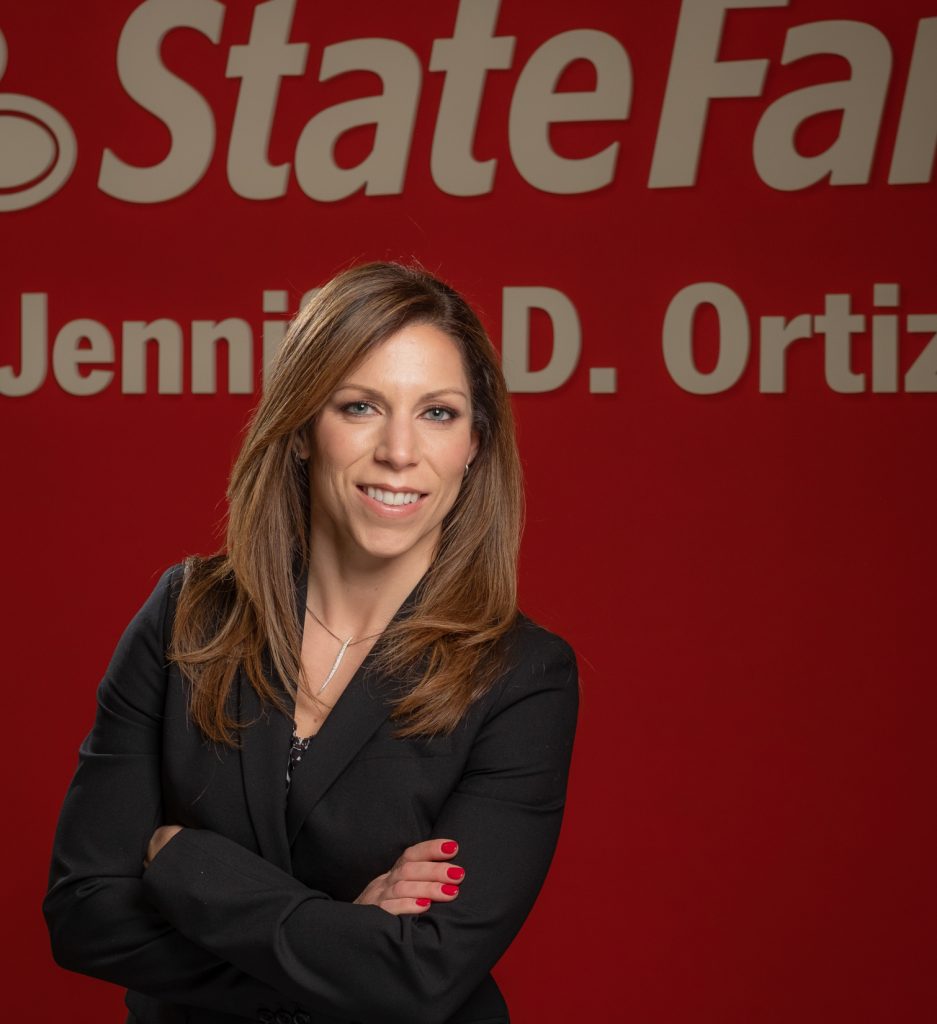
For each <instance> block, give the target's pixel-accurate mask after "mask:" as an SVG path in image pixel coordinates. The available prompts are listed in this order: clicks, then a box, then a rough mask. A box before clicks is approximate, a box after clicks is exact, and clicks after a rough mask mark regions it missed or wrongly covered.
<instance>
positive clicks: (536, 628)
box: [507, 611, 576, 668]
mask: <svg viewBox="0 0 937 1024" xmlns="http://www.w3.org/2000/svg"><path fill="white" fill-rule="evenodd" d="M507 642H508V645H509V647H510V650H511V652H512V654H513V656H514V660H515V661H518V660H519V661H520V662H521V663H523V664H527V665H531V664H538V663H539V664H543V665H551V666H566V667H573V668H575V667H576V652H575V651H574V650H573V647H572V644H570V643H569V641H568V640H566V639H565V638H564V637H562V636H560V634H559V633H554V632H553V631H552V630H549V629H547V628H546V627H545V626H541V625H540V623H538V622H535V621H534V620H533V619H531V618H530V617H529V616H528V615H525V614H524V612H523V611H518V613H517V618H516V619H515V620H514V624H513V626H512V627H511V631H510V633H509V634H508V640H507Z"/></svg>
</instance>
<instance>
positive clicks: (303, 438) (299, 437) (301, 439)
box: [293, 423, 309, 459]
mask: <svg viewBox="0 0 937 1024" xmlns="http://www.w3.org/2000/svg"><path fill="white" fill-rule="evenodd" d="M308 433H309V424H308V423H304V424H303V425H302V426H301V427H300V428H299V429H298V430H296V431H295V432H294V434H293V451H295V452H296V454H297V455H298V456H299V457H300V458H301V459H308V458H309V442H308V440H307V436H308Z"/></svg>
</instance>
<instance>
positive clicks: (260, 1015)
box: [257, 1010, 274, 1024]
mask: <svg viewBox="0 0 937 1024" xmlns="http://www.w3.org/2000/svg"><path fill="white" fill-rule="evenodd" d="M257 1020H259V1021H260V1024H273V1022H274V1016H273V1010H258V1011H257Z"/></svg>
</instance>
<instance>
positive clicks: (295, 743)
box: [286, 726, 312, 792]
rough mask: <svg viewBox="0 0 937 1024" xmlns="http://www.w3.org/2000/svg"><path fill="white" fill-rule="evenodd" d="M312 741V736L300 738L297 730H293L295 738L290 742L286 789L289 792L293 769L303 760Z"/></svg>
mask: <svg viewBox="0 0 937 1024" xmlns="http://www.w3.org/2000/svg"><path fill="white" fill-rule="evenodd" d="M311 741H312V737H311V736H298V735H297V734H296V728H295V726H294V728H293V737H292V739H291V740H290V759H289V761H287V763H286V789H287V792H289V788H290V780H291V779H292V777H293V769H294V768H295V767H296V765H298V764H299V762H300V761H302V759H303V754H305V753H306V750H307V749H308V747H309V744H310V742H311Z"/></svg>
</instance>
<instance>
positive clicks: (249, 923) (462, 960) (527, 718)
mask: <svg viewBox="0 0 937 1024" xmlns="http://www.w3.org/2000/svg"><path fill="white" fill-rule="evenodd" d="M526 628H527V632H528V636H527V639H526V642H525V646H524V651H525V656H524V657H523V659H522V661H521V663H520V665H519V666H518V667H517V668H515V669H514V670H513V671H512V672H511V673H510V674H509V675H508V676H507V678H506V680H502V683H503V685H501V684H499V686H500V692H499V693H498V695H497V699H496V700H495V701H494V702H493V704H492V707H491V710H490V711H489V713H488V715H487V717H486V718H485V721H484V723H483V724H482V726H481V728H480V730H479V732H478V734H477V737H476V740H475V742H474V744H473V747H472V750H471V753H470V757H469V760H468V763H467V766H466V770H465V772H464V774H463V776H462V778H461V780H460V783H459V785H458V786H457V787H456V789H455V790H454V791H453V792H452V794H451V795H450V797H449V798H448V800H447V801H446V803H445V804H444V806H443V808H442V811H441V813H440V815H439V818H438V820H437V821H436V823H435V828H434V830H433V833H432V835H433V836H436V837H451V838H453V839H455V840H457V841H458V842H459V853H458V863H459V864H460V865H462V866H463V867H465V869H466V876H465V881H464V882H463V884H462V887H461V892H460V895H459V896H458V898H457V899H456V900H454V901H452V902H451V903H445V904H443V903H436V904H434V905H433V906H432V907H431V908H430V909H429V911H427V912H426V913H424V914H421V915H400V916H394V915H391V914H389V913H386V912H385V911H383V910H381V909H380V908H378V907H374V906H359V905H356V904H351V903H344V902H340V901H333V900H329V899H325V898H323V894H321V893H317V892H314V891H312V890H310V889H307V888H306V887H305V886H304V885H303V884H302V883H301V882H299V881H298V880H297V879H296V878H294V877H293V876H292V875H290V874H288V873H286V872H284V871H282V870H281V869H279V868H278V867H276V866H275V865H273V864H270V863H269V862H267V861H265V860H263V859H262V858H261V857H259V856H257V855H255V854H253V853H251V852H250V851H248V850H246V849H244V848H243V847H241V846H240V845H238V844H236V843H234V842H232V841H231V840H229V839H227V838H225V837H223V836H220V835H218V834H216V833H213V832H209V831H204V830H193V829H183V830H182V831H181V832H180V833H178V834H177V835H176V836H175V837H174V838H173V839H171V840H170V841H169V843H167V844H166V846H165V847H164V848H163V849H162V850H161V852H160V853H159V854H158V856H157V857H156V858H155V859H154V860H153V863H152V864H151V865H150V867H149V868H148V869H147V871H146V873H145V876H144V881H143V887H144V892H145V895H146V896H147V897H148V898H149V899H150V900H151V901H152V903H153V905H154V906H155V907H156V908H158V910H159V911H160V913H161V914H162V915H163V916H164V917H165V919H166V920H167V921H170V922H171V923H172V924H174V925H175V927H176V928H178V929H179V931H180V932H182V933H183V934H185V935H187V936H189V937H190V938H191V939H192V940H193V941H195V942H197V943H198V944H199V945H200V946H203V947H205V948H206V949H209V950H211V951H212V952H213V953H215V954H217V955H218V956H219V957H221V958H222V959H224V960H226V961H228V962H230V963H231V964H234V965H235V966H237V967H239V968H241V969H242V970H244V971H249V972H250V973H251V974H254V975H256V976H257V977H258V978H261V979H263V980H264V981H265V982H267V983H268V984H269V985H271V986H272V987H274V988H275V989H277V990H278V991H280V992H282V993H283V994H284V995H286V996H288V997H290V998H293V999H296V1000H298V1001H300V1002H301V1003H303V1004H304V1005H305V1006H306V1007H307V1008H308V1009H310V1010H313V1011H318V1012H322V1013H326V1014H333V1015H335V1016H338V1017H342V1018H345V1019H349V1020H354V1021H360V1022H363V1024H441V1022H444V1021H446V1020H447V1019H448V1018H449V1017H450V1016H451V1015H452V1014H453V1013H454V1012H455V1011H456V1010H457V1009H458V1008H459V1006H460V1005H461V1004H462V1003H463V1002H464V1001H465V999H466V998H467V997H468V996H469V995H470V994H471V992H472V991H473V990H474V989H475V988H476V987H477V986H478V985H479V983H480V982H481V981H482V980H483V978H484V977H485V975H486V974H487V973H488V971H489V970H490V969H491V967H492V966H493V965H494V963H495V962H496V961H497V960H498V958H499V957H500V956H501V954H502V953H503V952H504V950H505V949H506V948H507V946H508V944H509V943H510V942H511V940H512V939H513V938H514V936H515V934H516V933H517V931H518V930H519V928H520V926H521V925H522V923H523V921H524V919H525V918H526V916H527V914H528V912H529V911H530V909H531V907H532V905H533V902H534V899H535V898H536V896H537V893H538V891H539V890H540V887H541V885H542V883H543V880H544V877H545V876H546V873H547V869H548V867H549V864H550V861H551V859H552V856H553V851H554V848H555V845H556V841H557V838H558V834H559V828H560V822H561V818H562V813H563V806H564V800H565V791H566V782H567V774H568V769H569V763H570V755H571V749H572V740H573V733H574V729H575V724H576V717H577V710H578V692H579V691H578V673H577V668H576V659H575V655H574V654H573V651H572V649H571V648H570V647H569V645H568V644H566V642H565V641H563V640H562V639H560V638H559V637H557V636H555V635H554V634H551V633H548V632H547V631H545V630H542V629H540V628H539V627H536V626H534V625H533V624H529V625H528V627H526ZM422 838H432V836H426V837H414V842H416V841H418V840H419V839H422ZM389 866H390V865H388V867H389Z"/></svg>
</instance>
